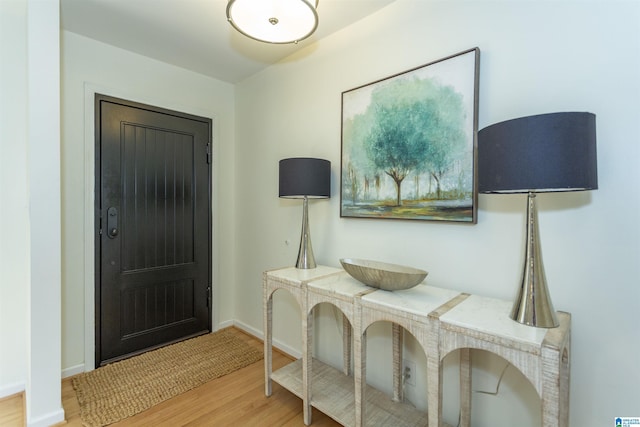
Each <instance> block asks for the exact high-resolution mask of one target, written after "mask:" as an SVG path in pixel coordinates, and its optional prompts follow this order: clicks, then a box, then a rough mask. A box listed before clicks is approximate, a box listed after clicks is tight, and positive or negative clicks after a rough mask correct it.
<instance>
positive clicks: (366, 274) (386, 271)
mask: <svg viewBox="0 0 640 427" xmlns="http://www.w3.org/2000/svg"><path fill="white" fill-rule="evenodd" d="M340 264H342V267H343V268H344V269H345V271H346V272H347V273H349V275H351V277H353V278H354V279H356V280H358V281H360V282H362V283H364V284H365V285H368V286H372V287H374V288H379V289H384V290H385V291H399V290H402V289H409V288H413V287H414V286H416V285H417V284H419V283H421V282H422V281H423V280H424V278H425V277H427V274H428V273H427V272H426V271H424V270H420V269H418V268H413V267H405V266H404V265H397V264H389V263H386V262H379V261H370V260H366V259H351V258H342V259H341V260H340Z"/></svg>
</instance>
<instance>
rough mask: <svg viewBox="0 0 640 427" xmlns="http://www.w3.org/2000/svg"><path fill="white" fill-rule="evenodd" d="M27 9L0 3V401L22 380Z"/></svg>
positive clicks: (26, 221)
mask: <svg viewBox="0 0 640 427" xmlns="http://www.w3.org/2000/svg"><path fill="white" fill-rule="evenodd" d="M26 9H27V4H26V2H18V1H11V2H10V1H0V19H1V21H0V396H6V395H9V394H13V393H17V392H18V391H21V390H24V388H25V385H26V376H27V374H26V372H27V353H26V351H27V329H26V328H27V315H26V308H27V286H28V283H29V206H28V203H29V202H28V187H27V186H28V181H27V172H28V166H27V39H26V26H27V22H26V17H27V11H26Z"/></svg>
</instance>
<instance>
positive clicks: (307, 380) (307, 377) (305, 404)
mask: <svg viewBox="0 0 640 427" xmlns="http://www.w3.org/2000/svg"><path fill="white" fill-rule="evenodd" d="M305 311H306V310H305ZM312 331H313V310H312V311H311V312H309V313H305V315H303V316H302V349H303V350H302V415H303V418H304V424H305V425H310V424H311V413H312V412H311V393H312V390H311V374H312V368H311V366H312V364H313V350H312V348H311V346H312V341H313V338H312Z"/></svg>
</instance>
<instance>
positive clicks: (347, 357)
mask: <svg viewBox="0 0 640 427" xmlns="http://www.w3.org/2000/svg"><path fill="white" fill-rule="evenodd" d="M342 372H343V373H344V374H345V375H346V376H350V375H351V323H349V318H348V317H347V316H345V315H344V314H343V315H342Z"/></svg>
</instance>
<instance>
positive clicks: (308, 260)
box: [279, 157, 331, 269]
mask: <svg viewBox="0 0 640 427" xmlns="http://www.w3.org/2000/svg"><path fill="white" fill-rule="evenodd" d="M279 195H280V197H282V198H288V199H302V200H303V204H302V233H301V236H300V248H299V249H298V260H297V261H296V268H300V269H311V268H316V261H315V258H314V256H313V248H312V246H311V233H310V230H309V208H308V203H309V202H308V199H328V198H329V197H331V162H329V161H328V160H323V159H315V158H308V157H293V158H289V159H282V160H280V189H279Z"/></svg>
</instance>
